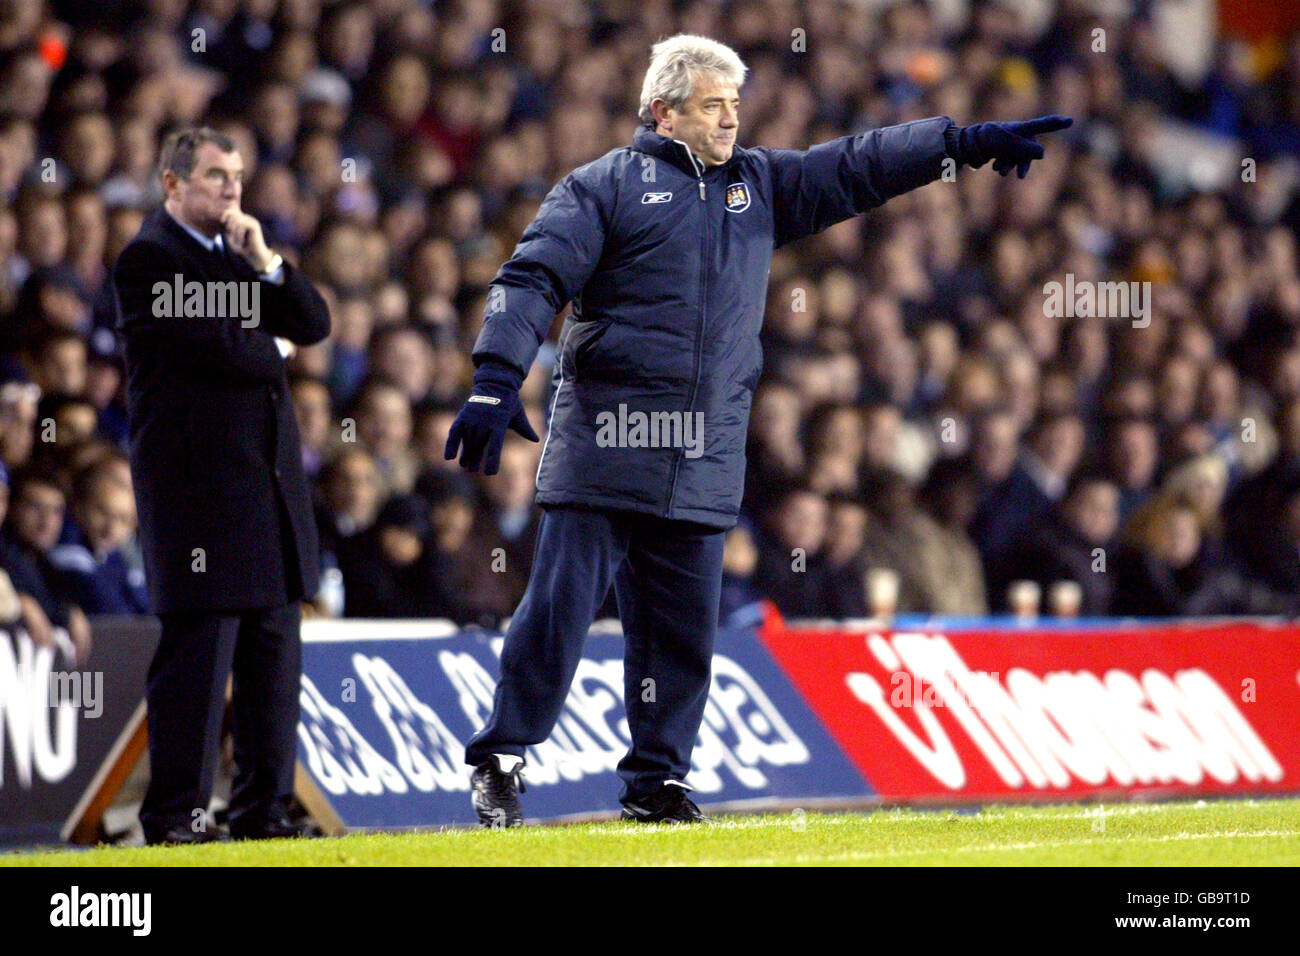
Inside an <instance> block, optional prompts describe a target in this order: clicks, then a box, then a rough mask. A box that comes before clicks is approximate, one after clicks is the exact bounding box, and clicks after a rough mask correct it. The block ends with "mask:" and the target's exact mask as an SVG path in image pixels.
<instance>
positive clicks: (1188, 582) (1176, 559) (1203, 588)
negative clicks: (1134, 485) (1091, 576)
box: [1111, 496, 1300, 617]
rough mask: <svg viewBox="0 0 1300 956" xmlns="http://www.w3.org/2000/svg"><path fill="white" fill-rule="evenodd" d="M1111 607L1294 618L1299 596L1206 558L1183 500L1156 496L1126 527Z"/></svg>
mask: <svg viewBox="0 0 1300 956" xmlns="http://www.w3.org/2000/svg"><path fill="white" fill-rule="evenodd" d="M1115 577H1116V583H1115V597H1114V602H1113V604H1112V606H1111V610H1112V612H1113V613H1114V614H1117V615H1121V616H1123V615H1135V616H1138V617H1206V616H1210V615H1215V614H1274V615H1285V616H1287V617H1294V616H1295V615H1296V614H1297V612H1298V611H1300V600H1298V599H1297V597H1296V596H1295V595H1294V594H1280V593H1278V592H1276V591H1273V590H1271V589H1269V588H1268V587H1266V586H1265V585H1263V584H1260V583H1258V582H1255V581H1251V580H1250V579H1248V578H1246V577H1244V576H1242V575H1241V574H1238V573H1237V572H1236V571H1234V570H1232V569H1230V568H1227V567H1223V566H1217V565H1215V564H1214V563H1213V562H1212V561H1211V560H1210V555H1209V553H1208V552H1207V550H1206V548H1205V541H1204V535H1203V534H1202V530H1201V517H1200V515H1199V514H1198V513H1197V511H1196V509H1195V507H1193V506H1192V505H1191V504H1190V503H1188V502H1186V501H1180V500H1178V499H1177V498H1175V497H1172V496H1168V497H1163V498H1158V499H1156V500H1155V501H1154V502H1153V503H1152V505H1151V507H1150V510H1149V512H1148V513H1147V514H1146V515H1145V516H1144V518H1143V520H1142V521H1140V522H1137V523H1136V524H1135V525H1133V526H1131V527H1130V529H1129V531H1128V537H1127V540H1126V541H1125V543H1124V546H1123V547H1122V548H1121V550H1120V552H1119V554H1118V556H1117V559H1116V561H1115Z"/></svg>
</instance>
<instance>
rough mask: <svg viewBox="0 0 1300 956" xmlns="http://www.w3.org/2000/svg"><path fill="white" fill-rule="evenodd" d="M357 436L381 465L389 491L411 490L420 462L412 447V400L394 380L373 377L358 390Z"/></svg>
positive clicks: (404, 492) (355, 414)
mask: <svg viewBox="0 0 1300 956" xmlns="http://www.w3.org/2000/svg"><path fill="white" fill-rule="evenodd" d="M353 415H354V416H355V422H356V439H357V441H358V442H360V443H361V446H362V447H363V448H365V449H366V450H367V451H368V452H370V454H371V455H373V456H374V459H375V464H376V465H378V466H379V473H380V474H381V475H382V476H383V479H384V483H385V485H386V487H387V489H388V491H389V493H390V494H395V495H406V494H410V493H411V490H412V489H413V488H414V487H415V479H416V477H417V475H418V473H419V466H418V464H417V461H416V457H415V454H414V452H412V450H411V436H412V425H411V402H410V400H409V399H408V398H407V397H406V395H405V393H403V391H402V390H401V389H400V388H398V387H397V386H396V385H394V384H393V383H392V382H389V381H386V380H384V379H380V378H372V379H370V380H369V381H367V382H366V383H365V384H364V385H362V386H361V389H360V391H359V392H358V393H357V400H356V404H355V410H354V412H353Z"/></svg>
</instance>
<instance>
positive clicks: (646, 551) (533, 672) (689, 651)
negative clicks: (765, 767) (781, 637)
mask: <svg viewBox="0 0 1300 956" xmlns="http://www.w3.org/2000/svg"><path fill="white" fill-rule="evenodd" d="M723 537H724V533H723V532H722V531H721V530H718V529H716V528H709V527H706V526H704V525H699V524H694V523H692V522H685V521H669V520H667V519H664V518H655V517H652V516H648V515H639V514H635V513H633V512H622V511H593V510H587V509H581V508H565V507H551V508H547V509H546V510H544V511H543V513H542V519H541V524H540V526H539V528H538V533H537V547H536V551H535V555H534V559H533V571H532V576H531V577H530V578H529V581H528V589H527V590H526V591H525V592H524V596H523V599H522V600H521V601H520V602H519V608H518V610H516V612H515V615H514V617H513V618H512V619H511V621H510V627H509V629H508V630H507V631H506V636H505V646H504V648H503V650H502V653H501V680H500V682H499V683H498V684H497V689H496V697H495V700H494V702H493V706H492V716H491V717H489V718H488V722H487V724H485V725H484V726H483V728H482V729H481V730H480V731H479V732H478V733H476V734H475V735H474V736H473V737H472V738H471V739H470V741H469V745H468V746H467V747H466V749H465V760H466V762H467V763H469V764H474V765H477V764H480V763H482V762H483V761H484V760H486V759H487V757H488V755H489V754H494V753H501V754H514V755H516V756H519V757H523V756H524V750H525V748H527V747H528V746H529V745H531V744H538V743H541V742H542V741H544V740H546V738H547V737H549V736H550V734H551V730H552V729H553V728H554V727H555V724H556V722H557V721H558V720H559V718H560V712H561V710H562V709H563V707H564V701H565V698H566V697H567V696H568V693H569V685H570V684H572V683H573V677H574V674H575V673H576V672H577V669H578V662H579V661H580V660H581V657H582V645H583V642H584V641H585V640H586V637H587V631H588V629H589V628H590V627H591V623H592V619H593V618H594V617H595V615H596V612H597V611H598V610H599V609H600V606H601V604H602V603H603V602H604V600H605V595H606V594H607V593H608V592H609V585H610V582H611V581H612V582H613V584H614V590H615V596H616V597H617V599H618V610H619V617H620V618H621V619H622V622H623V635H624V642H625V650H624V676H623V700H624V705H625V707H626V709H627V722H628V728H629V730H630V731H631V736H632V747H631V749H630V750H629V751H628V753H627V755H626V756H625V757H624V758H623V759H622V760H621V761H620V762H619V765H618V775H619V776H620V777H622V778H623V784H624V786H623V792H622V794H621V795H620V797H619V799H620V800H622V801H624V802H626V801H628V800H636V799H639V798H641V797H644V796H647V795H648V794H650V793H653V792H655V791H656V790H658V789H659V788H660V787H661V786H662V785H663V783H664V781H666V780H681V779H683V778H684V777H685V776H686V774H687V772H688V771H689V770H690V765H691V749H692V747H694V745H695V737H696V735H697V734H698V733H699V729H700V721H701V720H702V719H703V717H704V705H705V703H706V701H707V700H708V693H709V680H710V664H711V660H712V657H713V640H714V636H715V634H716V633H717V628H718V603H719V599H720V592H721V588H722V540H723ZM647 680H650V681H653V684H646V683H644V682H645V681H647ZM651 697H652V698H653V699H648V698H651Z"/></svg>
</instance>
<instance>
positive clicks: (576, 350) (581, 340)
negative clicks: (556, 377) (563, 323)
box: [564, 321, 611, 381]
mask: <svg viewBox="0 0 1300 956" xmlns="http://www.w3.org/2000/svg"><path fill="white" fill-rule="evenodd" d="M610 324H611V323H609V322H599V321H590V322H575V323H574V324H573V326H572V328H571V329H570V330H569V336H568V339H567V340H566V341H565V348H564V353H565V374H566V375H568V377H569V378H570V379H571V380H572V381H578V380H580V379H582V378H583V377H584V376H586V375H591V374H592V373H594V372H597V371H599V369H600V368H601V360H600V355H599V351H598V346H599V344H600V340H601V339H602V338H603V337H604V335H605V333H606V332H608V331H609V327H610Z"/></svg>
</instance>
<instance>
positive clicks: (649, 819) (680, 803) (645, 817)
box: [622, 780, 711, 823]
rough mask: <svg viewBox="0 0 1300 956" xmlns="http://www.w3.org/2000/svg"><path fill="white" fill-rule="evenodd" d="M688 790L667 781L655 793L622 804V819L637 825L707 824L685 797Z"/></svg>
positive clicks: (702, 815)
mask: <svg viewBox="0 0 1300 956" xmlns="http://www.w3.org/2000/svg"><path fill="white" fill-rule="evenodd" d="M688 792H689V788H687V787H686V785H685V784H681V783H678V782H677V781H675V780H669V781H668V782H667V783H665V784H664V785H663V786H662V787H660V788H659V789H658V790H657V791H656V792H654V793H652V794H650V796H648V797H641V798H640V799H638V800H629V801H627V802H626V803H624V804H623V814H622V818H623V819H624V820H636V821H637V822H638V823H709V822H711V821H710V820H709V818H708V817H706V816H705V815H704V814H703V813H702V812H700V808H699V807H697V806H696V805H695V803H694V801H692V800H691V798H690V797H688V796H686V794H687V793H688Z"/></svg>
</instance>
